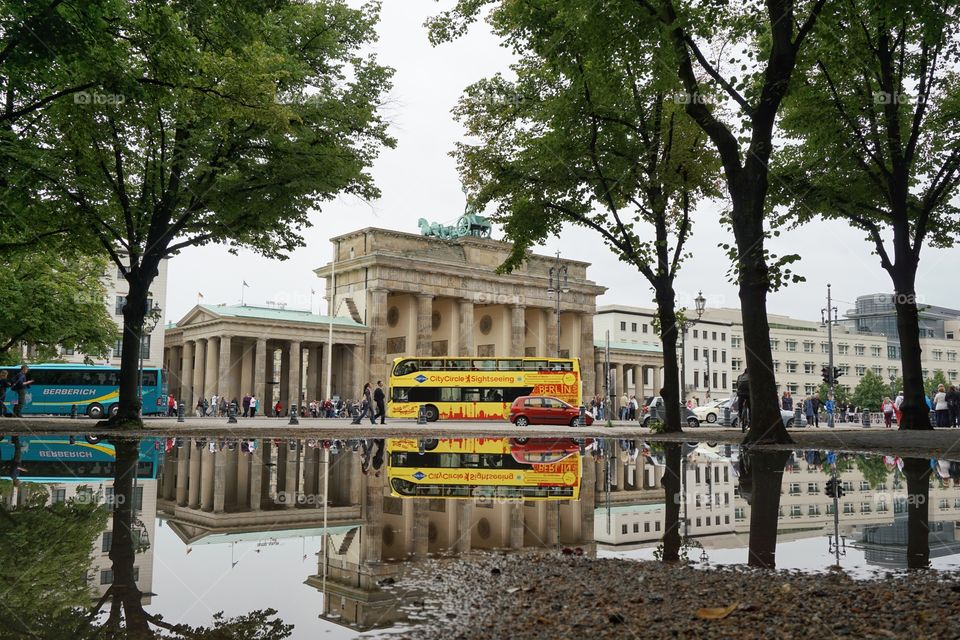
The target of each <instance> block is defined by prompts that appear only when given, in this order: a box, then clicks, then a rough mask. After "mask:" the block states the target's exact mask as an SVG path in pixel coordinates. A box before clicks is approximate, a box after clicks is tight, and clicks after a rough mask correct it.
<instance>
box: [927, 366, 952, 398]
mask: <svg viewBox="0 0 960 640" xmlns="http://www.w3.org/2000/svg"><path fill="white" fill-rule="evenodd" d="M940 385H943V388H944V389H949V388H950V383H949V382H947V376H946V375H945V374H944V373H943V371H942V370H940V369H937V370H936V371H934V372H933V375H932V376H930V377H929V378H927V379H926V380H924V381H923V388H924V391H925V392H926V394H927V397H928V398H930V399H931V400H933V396H934V395H936V393H937V387H939V386H940Z"/></svg>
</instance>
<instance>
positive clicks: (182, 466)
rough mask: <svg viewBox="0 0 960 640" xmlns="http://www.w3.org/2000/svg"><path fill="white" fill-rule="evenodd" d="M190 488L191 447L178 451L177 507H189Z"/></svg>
mask: <svg viewBox="0 0 960 640" xmlns="http://www.w3.org/2000/svg"><path fill="white" fill-rule="evenodd" d="M189 486H190V446H189V443H187V446H184V447H183V448H180V449H177V506H179V507H185V506H187V495H188V492H187V491H188V488H189Z"/></svg>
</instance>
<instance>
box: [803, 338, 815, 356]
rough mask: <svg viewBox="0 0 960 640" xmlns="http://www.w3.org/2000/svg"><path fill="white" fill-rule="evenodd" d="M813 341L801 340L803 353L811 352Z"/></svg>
mask: <svg viewBox="0 0 960 640" xmlns="http://www.w3.org/2000/svg"><path fill="white" fill-rule="evenodd" d="M813 347H814V342H813V341H812V340H804V341H803V352H804V353H813Z"/></svg>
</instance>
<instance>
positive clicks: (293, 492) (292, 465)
mask: <svg viewBox="0 0 960 640" xmlns="http://www.w3.org/2000/svg"><path fill="white" fill-rule="evenodd" d="M298 344H299V343H298ZM284 450H285V451H286V452H287V460H286V466H287V468H286V471H285V473H284V474H283V490H284V492H286V494H287V496H286V497H287V499H286V502H284V505H285V506H286V507H287V508H288V509H292V508H294V507H295V506H297V480H298V479H299V478H298V477H297V463H298V462H299V461H300V453H301V447H300V443H299V442H298V443H297V450H296V451H291V450H290V445H289V444H284Z"/></svg>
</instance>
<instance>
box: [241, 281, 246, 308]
mask: <svg viewBox="0 0 960 640" xmlns="http://www.w3.org/2000/svg"><path fill="white" fill-rule="evenodd" d="M244 289H246V287H245V286H244V285H243V284H241V285H240V306H241V307H242V306H243V294H244V293H245V292H244Z"/></svg>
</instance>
